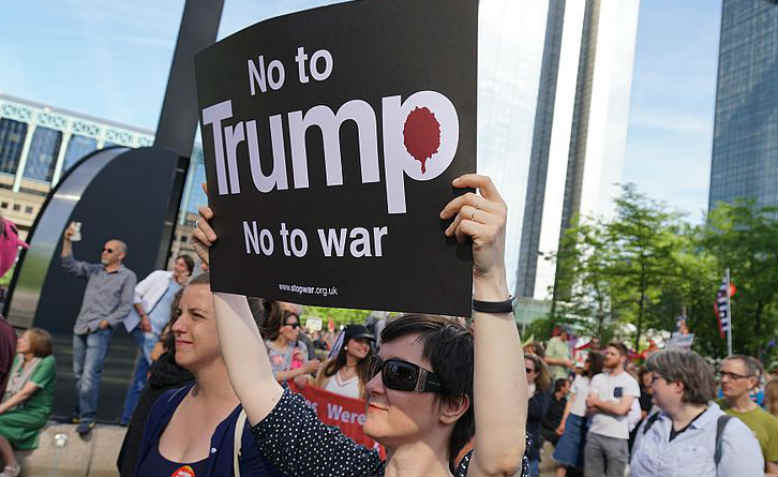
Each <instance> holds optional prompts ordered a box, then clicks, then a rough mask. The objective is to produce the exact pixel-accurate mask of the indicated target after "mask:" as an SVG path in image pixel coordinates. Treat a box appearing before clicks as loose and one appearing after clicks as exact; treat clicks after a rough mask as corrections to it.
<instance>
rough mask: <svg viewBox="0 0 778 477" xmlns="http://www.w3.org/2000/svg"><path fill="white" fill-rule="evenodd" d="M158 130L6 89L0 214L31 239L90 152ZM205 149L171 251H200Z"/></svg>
mask: <svg viewBox="0 0 778 477" xmlns="http://www.w3.org/2000/svg"><path fill="white" fill-rule="evenodd" d="M153 142H154V132H153V131H149V130H145V129H141V128H136V127H133V126H127V125H124V124H120V123H116V122H114V121H109V120H105V119H100V118H95V117H92V116H88V115H85V114H81V113H77V112H73V111H68V110H64V109H60V108H57V107H54V106H50V105H45V104H41V103H37V102H34V101H29V100H26V99H21V98H16V97H13V96H8V95H3V94H0V214H2V215H3V217H7V218H8V219H10V220H12V221H13V222H14V223H15V224H16V225H17V227H18V229H19V235H20V236H21V237H22V238H26V236H27V233H28V231H29V229H30V227H31V226H32V224H33V222H34V221H35V217H36V216H37V215H38V212H39V210H40V208H41V206H42V205H43V201H44V200H45V199H46V195H47V194H48V192H49V190H51V188H52V187H54V186H55V185H56V184H57V183H58V182H59V180H60V179H61V178H62V177H63V175H64V174H65V173H67V171H68V170H69V169H70V168H71V167H73V165H74V164H75V163H76V162H77V161H78V160H79V159H81V158H82V157H84V156H85V155H87V154H89V153H91V152H93V151H95V150H97V149H101V148H104V147H108V146H112V145H119V146H126V147H132V148H137V147H145V146H151V145H152V144H153ZM204 181H205V172H204V168H203V152H202V148H201V147H200V146H199V145H195V148H194V151H193V153H192V161H191V162H190V167H189V172H188V176H187V183H186V190H185V191H184V201H183V202H182V204H181V213H180V214H179V222H178V224H177V226H176V230H175V235H174V240H173V244H172V247H171V254H172V255H174V256H175V255H176V254H178V253H188V254H191V255H192V256H194V249H193V248H192V246H191V235H192V230H193V226H194V220H195V216H194V215H193V214H192V212H193V211H194V212H196V210H197V205H199V204H201V203H204V201H205V200H206V199H205V197H204V194H203V193H202V191H201V189H200V184H201V183H202V182H204Z"/></svg>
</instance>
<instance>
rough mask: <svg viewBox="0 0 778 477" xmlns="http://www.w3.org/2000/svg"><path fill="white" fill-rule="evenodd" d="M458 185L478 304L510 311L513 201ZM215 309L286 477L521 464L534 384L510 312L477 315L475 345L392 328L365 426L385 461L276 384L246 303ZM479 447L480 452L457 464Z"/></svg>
mask: <svg viewBox="0 0 778 477" xmlns="http://www.w3.org/2000/svg"><path fill="white" fill-rule="evenodd" d="M452 185H453V186H454V187H455V188H472V189H478V190H479V192H480V194H476V193H474V192H470V193H466V194H463V195H460V196H458V197H457V198H455V199H453V200H452V201H451V202H449V203H448V204H447V205H446V206H445V208H444V209H443V210H442V212H441V214H440V218H441V219H443V220H447V219H454V220H453V222H452V223H451V224H450V225H449V227H448V228H447V229H446V230H445V232H444V233H445V235H446V236H447V237H452V238H454V237H455V238H456V239H457V240H458V241H459V242H460V243H463V242H465V241H472V251H473V297H474V299H475V300H479V302H495V303H501V304H502V305H501V306H506V305H507V304H508V303H509V301H508V298H509V293H508V287H507V280H506V277H505V264H504V251H505V217H506V206H505V202H503V200H502V198H501V197H500V194H499V193H498V192H497V189H496V188H495V187H494V185H493V184H492V182H491V180H490V179H489V178H488V177H485V176H479V175H475V174H467V175H464V176H461V177H459V178H457V179H455V180H454V181H453V183H452ZM200 213H201V216H202V217H201V220H200V221H199V224H198V225H199V227H198V229H197V230H196V231H195V238H196V240H197V243H196V245H197V250H198V254H199V255H200V257H201V258H203V260H207V258H208V254H207V247H209V246H210V245H211V244H212V243H213V241H215V240H216V239H217V236H216V234H215V233H214V231H213V229H212V228H211V227H210V225H209V224H208V222H207V221H208V220H210V219H212V218H213V211H212V210H211V209H209V208H207V207H203V208H201V209H200ZM203 219H204V220H203ZM214 304H215V308H216V316H217V320H218V327H219V338H220V340H221V345H222V350H223V353H224V356H225V359H226V362H227V365H228V368H229V371H230V378H231V381H232V386H233V388H234V389H235V391H236V392H237V393H238V395H239V396H240V398H241V402H242V403H243V406H244V407H245V409H246V413H247V414H248V417H249V422H250V423H251V425H252V430H253V432H254V437H255V439H256V443H257V445H258V447H259V448H260V449H261V450H262V451H263V453H264V454H265V456H266V457H267V458H268V459H269V460H270V461H271V462H272V463H273V464H274V465H276V466H278V468H279V470H281V472H283V473H284V474H286V475H288V476H290V477H291V476H310V475H339V476H368V475H369V476H376V475H425V476H438V475H452V474H453V475H456V476H464V475H473V476H489V475H514V474H515V473H516V471H517V469H518V468H519V467H520V466H521V464H522V461H523V459H522V456H523V454H524V449H525V431H524V429H525V424H526V416H527V400H528V399H527V381H526V376H525V375H524V357H523V352H522V349H521V341H520V339H519V333H518V330H517V329H516V326H515V323H514V319H513V314H512V313H511V312H510V311H505V312H502V311H501V312H498V313H494V312H491V313H490V312H484V311H479V307H480V306H482V305H481V304H480V303H479V304H478V305H477V307H476V309H475V310H474V313H473V319H474V321H475V328H476V330H475V337H473V334H471V333H470V332H469V331H468V330H467V329H465V328H464V327H463V326H462V325H460V324H459V323H457V322H455V321H452V320H450V319H447V318H444V317H440V316H428V315H406V316H403V317H400V318H398V319H396V320H394V321H392V322H391V323H389V324H388V325H387V326H386V328H384V330H383V332H382V333H381V349H380V351H379V354H378V355H377V357H376V360H375V364H374V366H373V368H372V369H373V371H372V373H371V374H372V377H371V379H370V381H369V382H368V383H367V386H366V391H367V402H368V407H367V418H366V421H365V423H364V425H363V429H364V431H365V433H366V434H367V435H368V436H369V437H371V438H372V439H374V440H376V441H377V442H378V443H379V444H381V445H383V446H384V447H385V448H386V449H387V455H388V460H386V461H382V460H381V459H380V457H379V455H378V453H377V452H376V451H375V450H373V449H366V448H364V447H362V446H359V445H357V444H355V443H354V442H353V441H352V440H350V439H348V438H346V437H345V436H343V434H342V433H341V432H340V431H339V430H338V429H335V428H330V427H327V426H325V425H324V424H322V423H321V421H319V420H318V418H317V417H316V415H315V414H314V413H313V411H312V410H311V409H310V408H308V406H307V405H306V403H305V401H304V400H303V399H302V398H301V397H299V396H295V395H294V394H292V393H290V392H289V391H285V390H284V389H283V388H282V387H281V386H280V385H279V384H278V383H277V381H276V380H275V378H274V376H273V373H272V368H271V366H270V362H269V360H268V358H267V355H266V352H265V347H264V346H262V342H261V340H260V337H259V334H258V331H257V329H256V325H255V324H254V320H253V319H252V318H251V313H250V310H249V308H248V305H247V303H246V298H245V297H243V296H240V295H231V294H226V293H217V294H216V296H215V300H214ZM495 306H497V305H495ZM506 308H510V307H509V306H506ZM476 422H477V423H478V427H477V428H476V427H475V423H476ZM471 440H472V441H473V443H474V446H473V450H472V451H470V452H468V453H467V454H466V455H465V456H464V457H463V458H462V459H461V460H460V461H459V462H458V463H456V464H455V463H454V462H453V461H454V459H455V457H456V455H457V453H458V452H459V450H460V449H461V448H462V447H464V446H465V445H466V444H467V443H468V442H470V441H471Z"/></svg>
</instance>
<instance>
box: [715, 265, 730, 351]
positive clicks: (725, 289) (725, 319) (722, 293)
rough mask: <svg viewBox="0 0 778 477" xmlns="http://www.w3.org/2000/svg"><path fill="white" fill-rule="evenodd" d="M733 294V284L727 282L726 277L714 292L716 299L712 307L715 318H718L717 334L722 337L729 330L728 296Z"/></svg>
mask: <svg viewBox="0 0 778 477" xmlns="http://www.w3.org/2000/svg"><path fill="white" fill-rule="evenodd" d="M734 294H735V286H734V285H732V284H731V283H728V281H727V277H724V279H723V280H722V281H721V287H720V288H719V291H718V293H716V301H715V302H714V304H713V309H714V311H715V312H716V318H718V320H719V334H720V335H721V337H722V338H724V336H725V335H724V334H725V333H726V332H727V331H729V328H730V326H731V318H732V315H731V313H730V309H729V297H731V296H732V295H734Z"/></svg>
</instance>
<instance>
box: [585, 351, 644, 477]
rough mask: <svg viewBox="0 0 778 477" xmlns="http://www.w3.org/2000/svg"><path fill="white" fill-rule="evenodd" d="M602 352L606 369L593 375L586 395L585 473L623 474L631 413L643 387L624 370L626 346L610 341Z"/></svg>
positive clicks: (627, 453) (596, 474)
mask: <svg viewBox="0 0 778 477" xmlns="http://www.w3.org/2000/svg"><path fill="white" fill-rule="evenodd" d="M603 355H604V357H605V360H604V362H603V368H604V370H605V372H603V373H600V374H598V375H596V376H594V377H593V378H592V382H591V384H590V386H589V396H588V397H587V398H586V406H587V413H588V414H589V415H590V416H592V417H591V425H590V427H589V433H588V434H587V436H586V447H585V448H584V475H585V476H587V477H589V476H602V475H606V476H616V477H623V475H624V470H625V469H626V467H627V463H628V462H629V443H628V442H629V412H630V410H631V409H632V403H633V401H636V400H637V399H638V398H639V397H640V386H638V382H637V381H636V380H635V378H633V377H632V376H630V375H629V373H627V372H625V371H624V363H626V361H627V347H626V346H624V345H623V344H622V343H610V344H609V345H608V346H607V347H606V348H605V351H604V353H603Z"/></svg>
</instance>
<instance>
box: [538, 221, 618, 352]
mask: <svg viewBox="0 0 778 477" xmlns="http://www.w3.org/2000/svg"><path fill="white" fill-rule="evenodd" d="M612 254H613V250H612V247H611V246H610V242H609V241H608V239H607V237H606V225H605V223H604V222H603V221H602V219H595V218H592V217H586V218H584V219H580V218H578V217H575V218H573V220H572V222H571V227H570V228H568V229H567V230H566V231H565V233H564V234H563V235H562V239H561V240H560V246H559V250H558V251H557V253H556V254H554V255H553V259H555V260H556V261H557V275H556V283H555V287H556V288H555V293H553V296H554V299H555V303H554V304H553V306H552V313H551V314H552V316H553V317H554V318H556V319H557V320H562V321H565V320H566V321H572V322H575V323H576V324H577V325H578V326H579V327H581V328H583V329H585V330H586V331H587V332H588V333H589V334H592V335H594V336H598V337H600V338H601V339H602V338H603V337H604V336H605V335H610V334H612V333H611V331H612V330H609V329H608V327H607V326H608V325H607V322H608V319H609V317H610V316H611V309H610V304H611V299H610V295H611V276H610V275H609V270H610V267H611V265H612Z"/></svg>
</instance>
